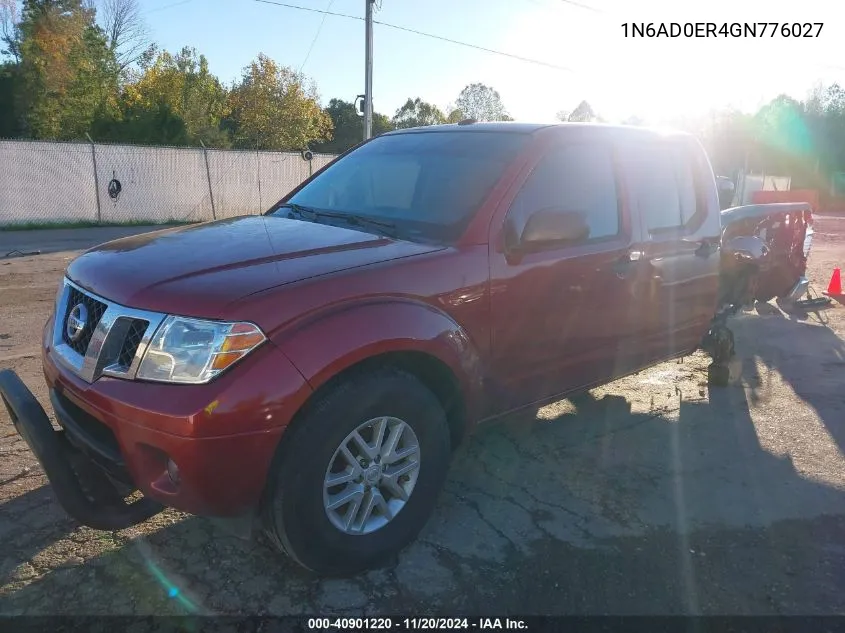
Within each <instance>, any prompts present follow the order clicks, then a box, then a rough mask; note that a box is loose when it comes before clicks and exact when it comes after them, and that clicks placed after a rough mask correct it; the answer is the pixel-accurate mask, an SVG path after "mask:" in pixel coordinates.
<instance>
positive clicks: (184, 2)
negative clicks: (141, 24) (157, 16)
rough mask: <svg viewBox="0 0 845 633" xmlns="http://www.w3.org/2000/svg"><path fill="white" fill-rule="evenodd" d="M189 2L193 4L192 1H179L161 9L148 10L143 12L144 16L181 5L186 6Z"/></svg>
mask: <svg viewBox="0 0 845 633" xmlns="http://www.w3.org/2000/svg"><path fill="white" fill-rule="evenodd" d="M189 2H193V0H181V1H180V2H173V3H171V4H166V5H164V6H163V7H155V8H154V9H150V10H149V11H144V15H146V14H148V13H155V12H156V11H164V10H165V9H172V8H173V7H178V6H179V5H182V4H188V3H189Z"/></svg>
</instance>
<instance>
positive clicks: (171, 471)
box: [167, 459, 179, 486]
mask: <svg viewBox="0 0 845 633" xmlns="http://www.w3.org/2000/svg"><path fill="white" fill-rule="evenodd" d="M167 476H168V477H170V483H172V484H173V485H174V486H178V485H179V467H178V466H177V465H176V462H174V461H173V460H172V459H168V460H167Z"/></svg>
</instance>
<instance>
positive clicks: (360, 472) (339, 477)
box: [263, 369, 450, 574]
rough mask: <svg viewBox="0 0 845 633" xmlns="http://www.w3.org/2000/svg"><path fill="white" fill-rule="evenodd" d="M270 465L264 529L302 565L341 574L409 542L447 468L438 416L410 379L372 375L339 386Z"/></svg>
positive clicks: (444, 431)
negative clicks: (272, 464)
mask: <svg viewBox="0 0 845 633" xmlns="http://www.w3.org/2000/svg"><path fill="white" fill-rule="evenodd" d="M288 432H289V433H292V435H291V436H290V437H289V438H288V440H287V441H286V442H284V444H283V446H282V447H281V449H280V452H279V455H278V456H277V459H276V460H275V463H274V466H273V470H272V472H271V475H270V481H269V485H268V491H267V495H266V498H265V507H264V512H263V515H264V524H265V531H266V532H267V534H268V535H269V536H270V538H271V540H272V541H273V543H274V544H275V545H276V546H277V547H278V548H279V549H280V550H282V551H283V552H285V553H287V554H288V555H290V556H291V557H292V558H293V559H294V560H296V561H297V562H299V563H300V564H301V565H303V566H304V567H306V568H308V569H310V570H312V571H315V572H317V573H321V574H348V573H354V572H357V571H361V570H363V569H366V568H369V567H372V566H375V565H377V564H379V563H381V562H383V561H384V560H386V559H387V558H389V557H390V556H392V555H395V554H396V553H398V552H399V550H401V549H402V548H403V547H404V546H405V545H407V544H408V543H410V542H411V541H412V540H413V539H414V538H415V537H416V536H417V534H418V533H419V531H420V530H421V529H422V527H423V526H424V525H425V523H426V521H427V520H428V518H429V516H430V514H431V513H432V511H433V510H434V506H435V504H436V501H437V496H438V493H439V492H440V489H441V488H442V486H443V483H444V481H445V478H446V473H447V470H448V465H449V456H450V443H449V427H448V423H447V420H446V414H445V413H444V411H443V407H442V406H441V405H440V403H439V401H438V400H437V398H436V397H435V396H434V394H432V393H431V391H429V390H428V389H427V388H426V387H425V386H424V385H423V384H422V383H420V382H419V381H418V380H417V379H416V378H414V377H413V376H411V375H409V374H406V373H404V372H400V371H397V370H392V369H381V370H378V371H375V372H372V373H368V374H361V375H358V376H355V377H353V378H351V379H349V380H346V381H345V382H342V383H340V384H339V385H337V386H336V387H335V388H333V389H332V390H331V391H330V392H328V393H327V394H326V395H325V396H324V397H323V398H321V399H320V400H319V401H318V402H317V403H316V404H315V405H314V406H313V407H310V408H309V410H308V411H307V412H306V413H305V414H304V416H303V418H302V419H299V420H298V421H297V422H296V426H295V428H291V429H290V430H289V431H288Z"/></svg>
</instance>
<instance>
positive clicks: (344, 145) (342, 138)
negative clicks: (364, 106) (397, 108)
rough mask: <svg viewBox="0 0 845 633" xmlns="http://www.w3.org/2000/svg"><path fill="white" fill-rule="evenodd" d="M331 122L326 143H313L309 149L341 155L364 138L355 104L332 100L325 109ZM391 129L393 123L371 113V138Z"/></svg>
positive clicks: (382, 115)
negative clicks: (330, 135)
mask: <svg viewBox="0 0 845 633" xmlns="http://www.w3.org/2000/svg"><path fill="white" fill-rule="evenodd" d="M325 112H326V114H327V115H328V116H329V118H330V119H331V122H332V128H333V131H332V137H331V139H330V140H328V141H324V142H321V143H314V144H313V145H311V149H312V150H313V151H315V152H322V153H325V154H342V153H343V152H345V151H346V150H348V149H349V148H351V147H354V146H355V145H357V144H358V143H360V142H361V141H362V140H363V138H364V117H363V116H361V114H360V113H359V112H358V111H357V110H356V109H355V104H354V103H350V102H349V101H343V100H342V99H332V100H331V101H329V105H328V106H327V107H326V109H325ZM392 129H393V123H392V122H391V121H390V119H388V118H387V116H385V115H384V114H379V113H377V112H374V113H373V136H378V135H379V134H384V133H385V132H389V131H390V130H392Z"/></svg>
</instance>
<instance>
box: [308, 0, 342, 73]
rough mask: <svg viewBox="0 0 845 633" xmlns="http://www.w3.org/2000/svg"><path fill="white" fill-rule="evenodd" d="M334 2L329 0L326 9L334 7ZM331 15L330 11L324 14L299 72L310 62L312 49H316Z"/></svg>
mask: <svg viewBox="0 0 845 633" xmlns="http://www.w3.org/2000/svg"><path fill="white" fill-rule="evenodd" d="M333 4H334V0H329V4H328V6H327V7H326V11H328V10H329V9H331V8H332V5H333ZM327 17H329V14H328V13H324V14H323V18H322V19H321V20H320V26H318V27H317V32H316V33H314V39H313V40H311V46H309V47H308V52H307V53H305V59H304V60H303V62H302V65H301V66H300V67H299V72H302V69H303V68H305V64H307V63H308V58H309V57H311V51H312V50H314V44H316V43H317V38H318V37H320V31H322V30H323V25H324V24H325V23H326V18H327Z"/></svg>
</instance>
